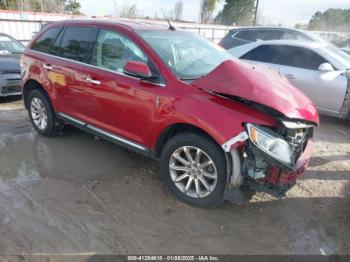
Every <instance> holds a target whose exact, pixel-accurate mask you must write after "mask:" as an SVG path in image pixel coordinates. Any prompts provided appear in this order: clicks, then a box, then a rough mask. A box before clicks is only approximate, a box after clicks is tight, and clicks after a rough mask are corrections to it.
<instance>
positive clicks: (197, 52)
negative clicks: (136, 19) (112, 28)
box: [138, 30, 234, 80]
mask: <svg viewBox="0 0 350 262" xmlns="http://www.w3.org/2000/svg"><path fill="white" fill-rule="evenodd" d="M138 33H139V35H140V36H141V37H142V38H143V39H144V40H145V41H146V42H147V43H148V44H149V45H150V46H151V47H152V48H153V50H154V51H155V52H156V53H157V54H158V55H159V56H160V58H161V59H162V60H163V61H164V63H165V64H166V65H167V66H168V67H169V68H170V70H171V71H172V72H173V73H174V74H175V75H176V76H177V77H178V78H180V79H182V80H195V79H198V78H200V77H201V76H204V75H207V74H208V73H209V72H211V71H212V70H213V69H214V68H216V67H217V66H218V65H219V64H221V63H222V62H223V61H226V60H228V59H234V58H233V56H232V55H231V54H229V53H228V52H227V51H226V50H224V49H222V48H221V47H219V46H218V45H216V44H214V43H212V42H210V41H209V40H207V39H205V38H203V37H201V36H199V35H197V34H194V33H189V32H183V31H149V30H147V31H139V32H138Z"/></svg>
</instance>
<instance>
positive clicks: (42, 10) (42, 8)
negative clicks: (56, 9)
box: [40, 0, 44, 12]
mask: <svg viewBox="0 0 350 262" xmlns="http://www.w3.org/2000/svg"><path fill="white" fill-rule="evenodd" d="M40 5H41V12H44V3H43V0H40Z"/></svg>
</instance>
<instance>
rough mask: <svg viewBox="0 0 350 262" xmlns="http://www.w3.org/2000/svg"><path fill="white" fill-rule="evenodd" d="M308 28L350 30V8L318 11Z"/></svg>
mask: <svg viewBox="0 0 350 262" xmlns="http://www.w3.org/2000/svg"><path fill="white" fill-rule="evenodd" d="M308 29H309V30H324V31H343V32H350V9H334V8H330V9H328V10H326V11H325V12H323V13H322V12H319V11H318V12H316V13H315V14H314V15H313V16H312V18H311V19H310V21H309V26H308Z"/></svg>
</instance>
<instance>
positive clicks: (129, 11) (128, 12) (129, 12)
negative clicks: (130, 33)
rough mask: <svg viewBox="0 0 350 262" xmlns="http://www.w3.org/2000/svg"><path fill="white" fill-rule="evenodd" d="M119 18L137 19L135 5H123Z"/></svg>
mask: <svg viewBox="0 0 350 262" xmlns="http://www.w3.org/2000/svg"><path fill="white" fill-rule="evenodd" d="M120 17H127V18H136V17H137V4H132V5H130V6H129V5H125V6H124V7H123V10H122V11H121V12H120Z"/></svg>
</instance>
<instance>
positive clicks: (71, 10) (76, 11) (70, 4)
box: [64, 0, 81, 15]
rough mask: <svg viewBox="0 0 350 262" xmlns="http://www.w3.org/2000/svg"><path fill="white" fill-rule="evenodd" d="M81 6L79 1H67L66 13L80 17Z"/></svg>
mask: <svg viewBox="0 0 350 262" xmlns="http://www.w3.org/2000/svg"><path fill="white" fill-rule="evenodd" d="M80 8H81V5H80V3H79V2H78V1H77V0H67V1H66V2H65V5H64V12H65V13H68V14H71V15H80V14H81V12H80Z"/></svg>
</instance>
